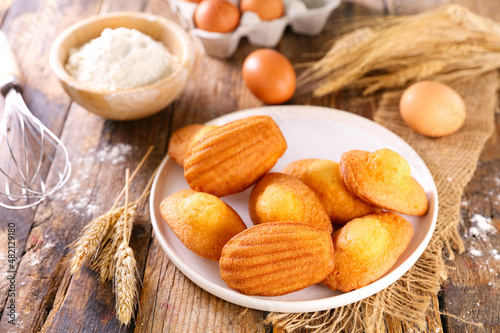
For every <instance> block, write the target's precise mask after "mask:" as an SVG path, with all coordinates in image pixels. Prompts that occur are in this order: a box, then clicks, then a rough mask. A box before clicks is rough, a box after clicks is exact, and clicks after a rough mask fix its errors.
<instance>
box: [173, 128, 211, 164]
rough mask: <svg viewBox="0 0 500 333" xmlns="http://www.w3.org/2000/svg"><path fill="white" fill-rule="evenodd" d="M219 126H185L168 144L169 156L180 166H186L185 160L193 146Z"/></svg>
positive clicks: (176, 132) (175, 133)
mask: <svg viewBox="0 0 500 333" xmlns="http://www.w3.org/2000/svg"><path fill="white" fill-rule="evenodd" d="M216 127H217V126H215V125H201V124H193V125H188V126H184V127H182V128H180V129H178V130H177V131H175V132H174V133H173V134H172V137H171V138H170V142H169V143H168V156H170V158H172V159H173V160H174V161H175V162H176V163H177V164H179V165H180V166H184V158H185V157H186V153H187V151H188V150H189V148H191V146H192V145H193V144H194V143H195V142H197V141H198V140H200V139H201V138H202V137H203V135H205V134H207V133H208V132H210V131H211V130H213V129H214V128H216Z"/></svg>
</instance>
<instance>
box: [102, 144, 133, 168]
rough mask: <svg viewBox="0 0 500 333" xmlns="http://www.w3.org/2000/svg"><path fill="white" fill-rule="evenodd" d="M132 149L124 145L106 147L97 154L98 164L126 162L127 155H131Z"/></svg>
mask: <svg viewBox="0 0 500 333" xmlns="http://www.w3.org/2000/svg"><path fill="white" fill-rule="evenodd" d="M132 150H133V147H132V146H131V145H127V144H124V143H118V144H116V145H114V146H112V147H110V146H106V147H105V148H104V149H102V150H99V151H98V152H97V160H98V161H99V162H101V163H102V162H106V161H111V163H113V164H118V163H123V162H125V161H126V160H127V158H126V157H127V155H130V154H131V153H132Z"/></svg>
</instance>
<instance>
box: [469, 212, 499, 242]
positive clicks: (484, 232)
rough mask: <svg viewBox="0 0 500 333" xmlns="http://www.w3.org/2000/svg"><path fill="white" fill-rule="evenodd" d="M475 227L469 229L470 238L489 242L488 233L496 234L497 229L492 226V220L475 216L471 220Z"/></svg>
mask: <svg viewBox="0 0 500 333" xmlns="http://www.w3.org/2000/svg"><path fill="white" fill-rule="evenodd" d="M469 221H470V222H472V223H474V226H472V227H470V228H469V236H475V237H478V238H481V239H483V240H485V241H486V240H488V233H496V231H497V229H496V228H495V227H494V226H493V225H492V224H491V218H489V217H484V216H482V215H479V214H474V216H472V217H471V219H470V220H469Z"/></svg>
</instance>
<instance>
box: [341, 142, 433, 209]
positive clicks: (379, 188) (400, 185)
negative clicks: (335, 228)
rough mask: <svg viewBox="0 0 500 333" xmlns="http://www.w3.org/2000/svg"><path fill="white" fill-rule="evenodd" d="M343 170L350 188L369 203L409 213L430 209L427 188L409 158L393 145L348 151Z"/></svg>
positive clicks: (342, 158)
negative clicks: (414, 170) (416, 175)
mask: <svg viewBox="0 0 500 333" xmlns="http://www.w3.org/2000/svg"><path fill="white" fill-rule="evenodd" d="M340 174H341V175H342V179H343V180H344V183H345V184H346V187H347V189H348V190H349V191H350V192H351V193H352V194H354V195H355V196H357V197H359V198H360V199H362V200H363V201H365V202H367V203H369V204H372V205H375V206H378V207H381V208H383V209H387V210H390V211H394V212H397V213H401V214H407V215H417V216H421V215H425V214H426V213H427V210H428V201H427V195H426V194H425V191H424V189H423V188H422V186H421V185H420V184H419V183H418V182H417V181H416V180H415V179H414V178H412V176H411V170H410V165H409V164H408V162H407V161H406V160H405V159H404V158H403V157H402V156H401V155H399V154H398V153H396V152H394V151H392V150H390V149H380V150H377V151H375V152H373V153H370V152H367V151H362V150H351V151H348V152H346V153H344V154H342V157H341V159H340Z"/></svg>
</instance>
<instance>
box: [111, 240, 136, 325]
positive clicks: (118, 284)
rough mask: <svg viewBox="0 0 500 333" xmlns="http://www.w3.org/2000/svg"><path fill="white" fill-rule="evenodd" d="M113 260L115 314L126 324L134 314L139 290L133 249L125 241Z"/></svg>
mask: <svg viewBox="0 0 500 333" xmlns="http://www.w3.org/2000/svg"><path fill="white" fill-rule="evenodd" d="M115 260H116V270H115V274H114V286H115V295H116V315H117V317H118V320H120V322H121V323H122V324H125V325H128V324H129V323H130V320H131V319H132V317H133V315H134V309H135V304H136V302H137V299H138V296H139V291H138V288H137V282H138V281H137V278H136V276H137V268H136V267H137V266H136V261H135V257H134V251H133V250H132V249H131V248H130V247H129V246H128V243H127V242H122V243H121V244H120V247H119V248H118V251H117V252H116V256H115Z"/></svg>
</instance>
